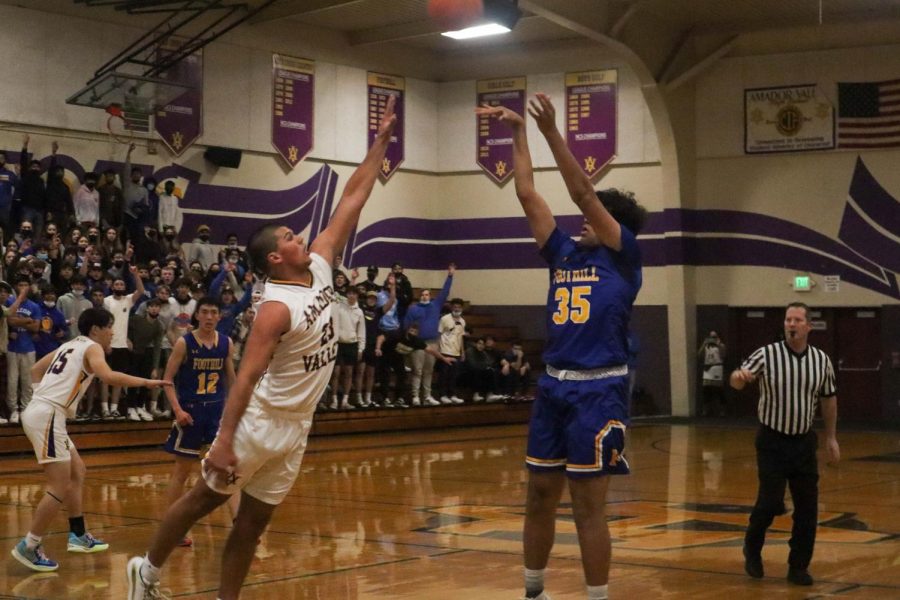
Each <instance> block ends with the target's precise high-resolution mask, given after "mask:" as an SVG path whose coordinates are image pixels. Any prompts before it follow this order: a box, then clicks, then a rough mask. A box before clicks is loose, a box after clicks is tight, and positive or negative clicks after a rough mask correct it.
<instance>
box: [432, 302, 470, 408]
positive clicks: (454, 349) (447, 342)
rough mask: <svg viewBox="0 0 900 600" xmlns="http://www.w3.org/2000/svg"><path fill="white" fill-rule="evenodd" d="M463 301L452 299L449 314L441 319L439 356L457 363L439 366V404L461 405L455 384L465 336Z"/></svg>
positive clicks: (463, 355) (461, 401)
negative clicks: (441, 355) (454, 360)
mask: <svg viewBox="0 0 900 600" xmlns="http://www.w3.org/2000/svg"><path fill="white" fill-rule="evenodd" d="M462 311H463V301H462V300H461V299H459V298H454V299H453V300H451V301H450V313H449V314H446V315H444V316H443V317H441V320H440V321H439V322H438V331H440V332H441V343H440V346H441V354H443V355H444V356H446V357H450V358H454V359H456V361H457V362H454V363H452V364H446V363H445V364H442V365H441V392H442V393H441V404H462V403H463V400H462V398H460V397H458V396H457V395H456V383H457V380H458V379H459V371H460V367H461V366H462V361H463V360H465V354H464V353H463V350H464V348H463V338H464V337H465V335H466V321H465V319H463V318H462Z"/></svg>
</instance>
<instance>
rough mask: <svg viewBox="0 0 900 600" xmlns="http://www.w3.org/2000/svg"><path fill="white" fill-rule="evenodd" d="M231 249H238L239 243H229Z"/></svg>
mask: <svg viewBox="0 0 900 600" xmlns="http://www.w3.org/2000/svg"><path fill="white" fill-rule="evenodd" d="M228 247H229V248H237V242H228Z"/></svg>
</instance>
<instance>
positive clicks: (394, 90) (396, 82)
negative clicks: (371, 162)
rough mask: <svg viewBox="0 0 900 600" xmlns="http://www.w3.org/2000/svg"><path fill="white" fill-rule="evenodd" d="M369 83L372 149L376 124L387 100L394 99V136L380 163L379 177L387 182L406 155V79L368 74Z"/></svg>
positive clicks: (376, 132) (379, 120) (370, 139)
mask: <svg viewBox="0 0 900 600" xmlns="http://www.w3.org/2000/svg"><path fill="white" fill-rule="evenodd" d="M368 81H369V145H368V146H367V147H368V148H371V147H372V144H373V143H374V142H375V136H376V135H377V134H378V124H379V123H381V118H382V117H383V116H384V107H385V106H387V101H388V98H390V97H391V96H394V97H396V100H394V114H396V115H397V125H396V126H395V127H394V134H393V135H392V136H391V142H390V143H389V144H388V147H387V151H386V152H385V154H384V160H383V161H382V162H381V171H380V172H379V175H380V176H381V179H382V180H383V181H387V180H388V179H390V178H391V176H392V175H393V174H394V173H395V172H396V171H397V169H398V168H400V165H401V164H402V163H403V159H404V158H405V154H406V142H405V136H404V131H403V114H404V106H403V97H404V93H405V91H406V79H404V78H403V77H397V76H395V75H383V74H381V73H372V72H369V74H368Z"/></svg>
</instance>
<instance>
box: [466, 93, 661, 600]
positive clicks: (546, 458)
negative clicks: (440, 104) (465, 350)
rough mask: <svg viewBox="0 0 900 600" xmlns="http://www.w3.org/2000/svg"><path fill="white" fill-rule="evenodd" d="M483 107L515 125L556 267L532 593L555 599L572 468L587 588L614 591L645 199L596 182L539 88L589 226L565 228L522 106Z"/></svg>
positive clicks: (536, 466) (532, 512) (530, 567)
mask: <svg viewBox="0 0 900 600" xmlns="http://www.w3.org/2000/svg"><path fill="white" fill-rule="evenodd" d="M476 112H478V114H481V115H489V116H493V117H495V118H497V119H499V120H501V121H503V122H504V123H507V124H508V125H509V126H510V128H511V129H512V138H513V161H514V168H515V175H514V176H515V182H516V195H517V196H518V198H519V202H520V203H521V204H522V208H523V209H524V211H525V216H526V217H527V219H528V224H529V226H530V227H531V231H532V233H533V234H534V238H535V240H536V241H537V243H538V246H540V249H541V250H540V254H541V256H542V257H543V258H544V260H546V261H547V263H548V265H549V267H550V290H549V293H548V296H547V346H546V349H545V351H544V363H545V364H546V365H547V372H546V373H545V374H543V375H542V376H541V378H540V380H539V381H538V394H537V398H536V400H535V402H534V407H533V409H532V415H531V422H530V426H529V433H528V456H527V458H526V464H527V466H528V469H529V471H530V474H529V481H528V499H527V503H526V509H525V527H524V532H523V542H524V547H525V597H526V598H527V599H534V600H538V599H539V600H549V596H548V595H547V594H546V593H545V592H544V569H545V568H546V566H547V561H548V559H549V557H550V550H551V549H552V547H553V538H554V531H555V521H556V508H557V506H558V504H559V500H560V496H561V494H562V491H563V487H564V486H565V484H566V479H568V484H569V492H570V494H571V496H572V512H573V516H574V518H575V526H576V528H577V530H578V543H579V546H580V547H581V560H582V566H583V568H584V575H585V581H586V583H587V592H588V598H589V600H602V599H605V598H607V595H608V592H607V583H608V580H609V564H610V555H611V551H612V548H611V543H610V537H609V528H608V527H607V524H606V514H605V510H606V493H607V489H608V488H609V477H607V475H621V474H627V473H628V463H627V462H626V461H625V457H624V448H625V427H626V425H627V423H628V398H627V394H628V367H627V366H626V363H627V360H628V349H627V346H628V342H627V337H628V322H629V320H630V318H631V307H632V304H633V303H634V299H635V297H636V296H637V293H638V290H639V289H640V287H641V255H640V251H639V250H638V245H637V241H636V240H635V235H637V232H638V230H639V229H640V228H641V225H642V224H643V221H644V219H645V216H646V211H645V210H644V209H643V208H642V207H641V206H640V205H638V204H637V202H635V200H634V198H633V196H632V195H631V194H628V193H623V192H620V191H618V190H614V189H610V190H603V191H600V192H595V191H594V189H593V186H592V185H591V182H590V179H588V177H587V176H586V175H585V174H584V172H583V171H582V170H581V167H580V166H579V164H578V162H577V161H576V159H575V157H574V156H573V155H572V153H571V152H570V151H569V149H568V147H567V146H566V142H565V140H564V139H563V137H562V135H560V133H559V131H558V130H557V128H556V120H555V116H556V115H555V110H554V108H553V105H552V104H551V103H550V99H549V98H548V97H547V96H546V95H543V94H538V95H537V97H536V98H535V99H534V100H531V101H530V102H529V109H528V112H529V114H531V116H532V117H534V119H535V121H536V122H537V125H538V129H539V130H540V131H541V133H542V134H543V135H544V137H545V138H546V140H547V142H548V144H549V145H550V149H551V151H552V152H553V157H554V159H555V160H556V165H557V166H558V167H559V171H560V174H561V175H562V177H563V180H564V181H565V184H566V188H567V189H568V192H569V196H570V197H571V198H572V200H573V201H574V202H575V205H576V206H577V207H578V209H579V210H580V211H581V213H582V214H583V215H584V224H583V225H582V228H581V238H580V240H578V241H577V242H576V241H574V240H572V239H571V238H570V237H569V236H568V235H566V234H564V233H563V232H561V231H560V230H559V229H558V228H557V226H556V220H555V219H554V217H553V214H552V213H551V211H550V207H549V206H548V205H547V203H546V202H545V201H544V199H543V198H542V197H541V195H540V194H538V193H537V191H536V190H535V187H534V175H533V169H532V165H531V156H530V154H529V150H528V139H527V137H526V134H525V120H524V119H523V117H522V116H521V115H518V114H516V113H514V112H512V111H511V110H509V109H507V108H504V107H489V106H484V107H482V108H478V109H476Z"/></svg>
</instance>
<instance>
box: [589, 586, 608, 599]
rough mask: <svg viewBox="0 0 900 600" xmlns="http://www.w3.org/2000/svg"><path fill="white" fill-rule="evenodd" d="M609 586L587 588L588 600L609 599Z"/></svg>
mask: <svg viewBox="0 0 900 600" xmlns="http://www.w3.org/2000/svg"><path fill="white" fill-rule="evenodd" d="M608 588H609V585H589V586H587V593H588V600H606V599H607V598H609V590H608Z"/></svg>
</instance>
